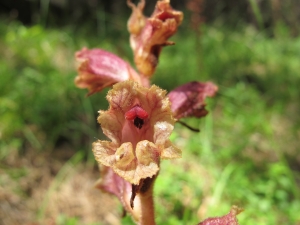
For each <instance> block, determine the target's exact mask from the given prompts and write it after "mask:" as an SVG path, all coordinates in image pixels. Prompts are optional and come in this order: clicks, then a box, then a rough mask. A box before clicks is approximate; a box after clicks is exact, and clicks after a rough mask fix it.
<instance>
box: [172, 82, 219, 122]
mask: <svg viewBox="0 0 300 225" xmlns="http://www.w3.org/2000/svg"><path fill="white" fill-rule="evenodd" d="M217 91H218V87H217V86H216V85H215V84H213V83H212V82H206V83H201V82H198V81H193V82H189V83H186V84H184V85H181V86H179V87H177V88H175V89H174V90H172V91H171V92H170V93H169V94H168V97H169V99H170V101H171V103H172V105H171V109H172V112H173V116H174V117H175V118H176V119H180V118H182V117H191V116H194V117H198V118H199V117H203V116H205V115H206V114H207V113H208V112H207V110H206V109H205V105H206V104H205V102H204V101H205V98H206V97H213V96H214V95H215V94H216V92H217Z"/></svg>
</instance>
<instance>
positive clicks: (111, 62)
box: [75, 48, 140, 95]
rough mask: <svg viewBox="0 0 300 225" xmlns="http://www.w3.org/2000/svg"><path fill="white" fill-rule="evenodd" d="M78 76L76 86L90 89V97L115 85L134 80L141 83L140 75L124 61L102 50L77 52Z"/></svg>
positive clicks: (85, 49) (84, 49)
mask: <svg viewBox="0 0 300 225" xmlns="http://www.w3.org/2000/svg"><path fill="white" fill-rule="evenodd" d="M75 58H76V61H77V63H78V68H77V70H78V76H77V77H76V78H75V84H76V85H77V86H78V87H79V88H88V89H89V91H90V92H89V95H90V94H93V93H95V92H99V91H101V90H102V89H103V88H105V87H108V86H112V85H113V84H115V83H117V82H120V81H125V80H128V79H133V80H136V81H138V82H140V78H139V75H138V74H137V73H136V72H135V71H134V69H133V68H132V67H131V66H130V65H129V64H128V63H127V62H125V61H124V60H123V59H121V58H119V57H118V56H116V55H114V54H112V53H110V52H107V51H104V50H102V49H91V50H88V49H87V48H83V49H82V50H80V51H78V52H76V54H75Z"/></svg>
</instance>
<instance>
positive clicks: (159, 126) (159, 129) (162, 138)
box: [154, 122, 174, 146]
mask: <svg viewBox="0 0 300 225" xmlns="http://www.w3.org/2000/svg"><path fill="white" fill-rule="evenodd" d="M173 129H174V126H173V125H171V124H170V123H167V122H157V123H156V124H155V125H154V143H155V144H156V145H159V146H160V145H161V146H164V144H165V142H166V141H167V140H169V137H170V135H171V133H172V131H173Z"/></svg>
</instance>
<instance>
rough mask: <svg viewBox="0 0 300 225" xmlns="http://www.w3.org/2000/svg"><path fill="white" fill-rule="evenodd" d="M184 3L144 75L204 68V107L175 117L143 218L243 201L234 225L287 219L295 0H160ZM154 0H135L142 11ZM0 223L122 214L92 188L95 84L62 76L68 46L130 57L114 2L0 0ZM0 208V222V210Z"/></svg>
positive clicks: (120, 7)
mask: <svg viewBox="0 0 300 225" xmlns="http://www.w3.org/2000/svg"><path fill="white" fill-rule="evenodd" d="M171 3H172V5H173V6H174V8H176V9H178V10H181V11H183V12H184V13H185V19H184V22H183V24H182V25H181V27H180V28H179V31H178V33H177V34H176V35H175V36H174V37H172V38H171V40H173V41H175V42H176V45H175V46H172V47H166V48H165V49H164V50H163V52H162V54H161V57H160V62H159V66H158V68H157V71H156V74H155V76H154V78H153V80H152V82H153V83H155V84H157V85H159V86H160V87H162V88H164V89H166V90H172V89H173V88H175V87H176V86H178V85H180V84H183V83H185V82H188V81H193V80H199V81H208V80H210V81H213V82H215V83H216V84H217V85H218V86H219V92H218V94H217V96H216V97H214V98H213V99H208V100H207V108H208V109H209V111H210V113H209V115H208V116H207V117H205V118H204V119H201V120H200V121H199V120H197V119H187V120H185V122H186V123H188V124H189V125H191V126H193V127H197V128H199V129H200V130H201V132H200V133H193V132H192V131H190V130H187V129H186V128H184V127H182V126H181V125H180V124H178V125H176V127H175V131H174V133H173V134H172V137H171V139H172V141H173V142H174V143H176V145H178V146H179V147H181V149H182V150H183V158H182V159H180V160H174V161H163V162H162V165H161V166H162V168H161V172H160V175H159V177H158V179H157V182H156V186H155V194H156V198H155V200H156V212H157V214H156V216H157V224H170V225H181V224H197V223H198V222H200V221H201V220H203V219H205V218H207V217H211V216H220V215H224V214H226V213H227V212H229V210H230V207H231V205H238V206H240V207H243V208H244V209H245V211H244V212H243V213H241V214H240V215H239V216H238V219H239V222H240V224H241V225H253V224H256V225H260V224H261V225H266V224H270V225H274V224H287V225H289V224H290V225H295V224H300V214H299V211H300V191H299V186H300V173H299V171H300V154H299V150H300V149H299V148H300V129H299V127H300V117H299V113H300V101H299V99H300V72H299V71H300V63H299V62H300V60H299V59H300V37H299V28H300V27H299V26H298V24H299V22H300V17H299V15H300V2H299V1H296V0H288V1H284V2H283V1H279V0H269V1H258V0H248V1H247V0H243V1H238V2H237V1H235V0H224V1H217V0H211V1H208V0H207V1H205V0H189V1H179V0H177V1H175V0H172V1H171ZM154 4H155V1H148V2H147V8H146V10H145V11H146V13H147V15H149V14H150V12H151V11H152V9H153V7H154ZM0 7H1V8H0V52H1V55H0V224H4V225H15V224H16V225H18V224H26V225H27V224H28V225H29V224H30V225H33V224H46V225H48V224H49V225H50V224H58V225H65V224H67V225H73V224H78V225H79V224H80V225H81V224H86V225H91V224H95V225H96V224H101V225H118V224H125V225H127V224H128V225H130V224H133V223H132V222H131V219H130V217H128V216H127V217H124V218H122V219H121V215H122V209H121V206H120V204H119V203H118V201H117V200H116V199H115V198H114V197H112V196H109V195H106V194H103V193H101V192H100V191H98V190H95V189H94V188H93V184H94V182H95V181H96V180H97V179H98V178H99V172H98V168H97V165H96V163H95V160H94V158H93V155H92V152H91V143H92V142H93V141H95V140H96V139H98V138H99V139H103V138H104V136H103V134H102V132H101V129H100V127H99V125H98V124H97V123H96V118H97V114H98V113H97V111H98V110H99V109H106V108H107V102H106V100H105V95H106V92H107V90H105V91H103V92H102V93H100V94H95V95H93V96H91V97H86V96H85V95H86V93H87V91H86V90H80V89H78V88H76V87H75V86H74V82H73V81H74V78H75V76H76V67H75V62H74V53H75V52H76V51H77V50H80V49H81V48H82V47H85V46H86V47H89V48H96V47H97V48H102V49H105V50H108V51H111V52H113V53H115V54H118V55H119V56H121V57H123V58H124V59H125V60H127V61H130V62H132V52H131V49H130V47H129V42H128V38H129V34H128V32H127V30H126V20H127V18H128V17H129V15H130V10H129V9H128V8H127V7H126V1H125V0H124V1H120V0H114V1H100V0H98V1H97V0H89V1H83V0H82V1H80V0H78V1H71V0H65V1H54V0H53V1H52V0H41V1H34V0H32V1H8V0H1V1H0ZM1 221H2V222H1Z"/></svg>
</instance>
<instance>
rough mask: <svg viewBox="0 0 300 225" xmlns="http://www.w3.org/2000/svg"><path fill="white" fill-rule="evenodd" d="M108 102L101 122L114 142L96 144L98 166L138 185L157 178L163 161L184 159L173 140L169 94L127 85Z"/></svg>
mask: <svg viewBox="0 0 300 225" xmlns="http://www.w3.org/2000/svg"><path fill="white" fill-rule="evenodd" d="M107 100H108V102H109V104H110V106H109V109H108V110H107V111H102V110H100V111H99V113H100V115H99V117H98V122H99V123H100V125H101V127H102V130H103V133H104V134H105V135H106V136H107V137H108V138H109V139H110V140H111V141H102V140H98V141H97V142H94V143H93V152H94V155H95V158H96V160H97V161H98V163H100V164H103V165H105V166H108V167H111V168H112V169H113V170H114V172H115V173H116V174H118V175H119V176H120V177H122V178H124V179H125V180H127V181H128V182H130V183H131V184H135V185H138V184H139V182H140V180H141V179H145V178H149V177H153V176H154V175H156V174H157V172H158V171H159V162H160V159H172V158H180V157H181V150H180V149H178V148H176V147H175V146H174V145H173V144H172V143H171V142H170V140H169V136H170V134H171V132H172V130H173V128H174V122H175V120H174V118H173V116H172V111H171V108H170V102H169V99H168V98H167V97H166V92H165V91H163V90H162V89H160V88H158V87H157V86H155V85H152V86H151V87H150V88H146V87H143V86H142V85H140V84H139V83H137V82H133V81H124V82H120V83H118V84H115V85H114V86H113V89H112V90H110V91H109V92H108V94H107Z"/></svg>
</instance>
